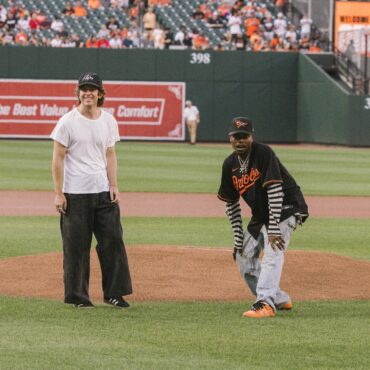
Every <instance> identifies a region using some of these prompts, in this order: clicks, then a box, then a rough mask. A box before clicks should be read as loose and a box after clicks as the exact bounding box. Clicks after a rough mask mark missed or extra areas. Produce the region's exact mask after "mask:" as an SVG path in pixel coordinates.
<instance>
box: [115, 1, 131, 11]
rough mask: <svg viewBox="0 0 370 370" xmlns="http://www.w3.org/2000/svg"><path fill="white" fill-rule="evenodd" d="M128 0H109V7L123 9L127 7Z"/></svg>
mask: <svg viewBox="0 0 370 370" xmlns="http://www.w3.org/2000/svg"><path fill="white" fill-rule="evenodd" d="M128 6H129V1H128V0H111V1H110V7H111V8H112V9H125V8H128Z"/></svg>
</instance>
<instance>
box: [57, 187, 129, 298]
mask: <svg viewBox="0 0 370 370" xmlns="http://www.w3.org/2000/svg"><path fill="white" fill-rule="evenodd" d="M65 196H66V198H67V210H66V213H65V214H62V215H61V218H60V229H61V233H62V239H63V270H64V302H65V303H77V304H79V303H85V302H89V301H90V298H89V278H90V249H91V242H92V236H93V234H94V235H95V238H96V240H97V246H96V251H97V254H98V258H99V262H100V267H101V271H102V278H103V279H102V280H103V281H102V286H103V293H104V297H117V296H124V295H127V294H131V293H132V284H131V277H130V271H129V265H128V259H127V254H126V249H125V245H124V242H123V236H122V234H123V231H122V226H121V221H120V210H119V205H118V204H116V203H111V201H110V197H109V192H103V193H98V194H65Z"/></svg>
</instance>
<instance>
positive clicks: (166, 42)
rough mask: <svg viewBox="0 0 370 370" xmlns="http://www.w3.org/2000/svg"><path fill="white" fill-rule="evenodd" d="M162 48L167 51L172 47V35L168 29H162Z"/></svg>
mask: <svg viewBox="0 0 370 370" xmlns="http://www.w3.org/2000/svg"><path fill="white" fill-rule="evenodd" d="M163 43H164V48H165V49H169V48H170V46H171V45H173V33H172V32H171V29H170V28H169V27H166V28H165V29H164V42H163Z"/></svg>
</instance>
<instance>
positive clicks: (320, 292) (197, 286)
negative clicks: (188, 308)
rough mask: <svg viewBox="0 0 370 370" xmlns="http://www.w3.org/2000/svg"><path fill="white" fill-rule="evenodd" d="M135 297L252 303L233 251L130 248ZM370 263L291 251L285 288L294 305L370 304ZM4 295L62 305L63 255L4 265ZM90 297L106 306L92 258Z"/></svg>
mask: <svg viewBox="0 0 370 370" xmlns="http://www.w3.org/2000/svg"><path fill="white" fill-rule="evenodd" d="M127 253H128V256H129V263H130V268H131V275H132V281H133V286H134V294H133V295H132V296H130V297H129V298H128V299H129V301H242V300H253V296H252V295H251V294H250V292H249V291H248V289H247V287H246V285H245V283H244V281H243V280H242V278H241V277H240V275H239V272H238V269H237V267H236V265H235V263H234V261H233V260H232V255H231V250H227V251H226V250H220V249H205V248H191V247H175V246H166V247H165V246H153V245H151V246H135V247H128V248H127ZM369 281H370V262H367V261H359V260H354V259H351V258H348V257H340V256H336V255H332V254H327V253H316V252H298V251H290V252H288V253H287V256H286V263H285V268H284V273H283V277H282V282H281V288H282V289H283V290H286V291H287V292H289V293H290V295H291V297H292V299H293V300H298V301H301V300H360V299H370V289H369V288H368V286H369V285H368V284H367V283H366V284H364V283H363V282H369ZM0 282H1V284H0V295H9V296H28V297H42V298H50V299H57V300H63V273H62V254H61V253H48V254H43V255H35V256H27V257H14V258H7V259H3V260H0ZM90 295H91V300H92V301H93V302H102V292H101V275H100V268H99V263H98V259H97V257H96V253H95V251H93V252H92V253H91V279H90Z"/></svg>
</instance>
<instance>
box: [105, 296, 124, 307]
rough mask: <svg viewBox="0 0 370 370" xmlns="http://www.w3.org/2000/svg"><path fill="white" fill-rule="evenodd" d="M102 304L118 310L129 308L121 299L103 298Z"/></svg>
mask: <svg viewBox="0 0 370 370" xmlns="http://www.w3.org/2000/svg"><path fill="white" fill-rule="evenodd" d="M104 302H105V303H108V304H111V305H112V306H116V307H120V308H126V307H130V305H129V304H128V302H127V301H125V300H124V299H123V298H122V297H105V298H104Z"/></svg>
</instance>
